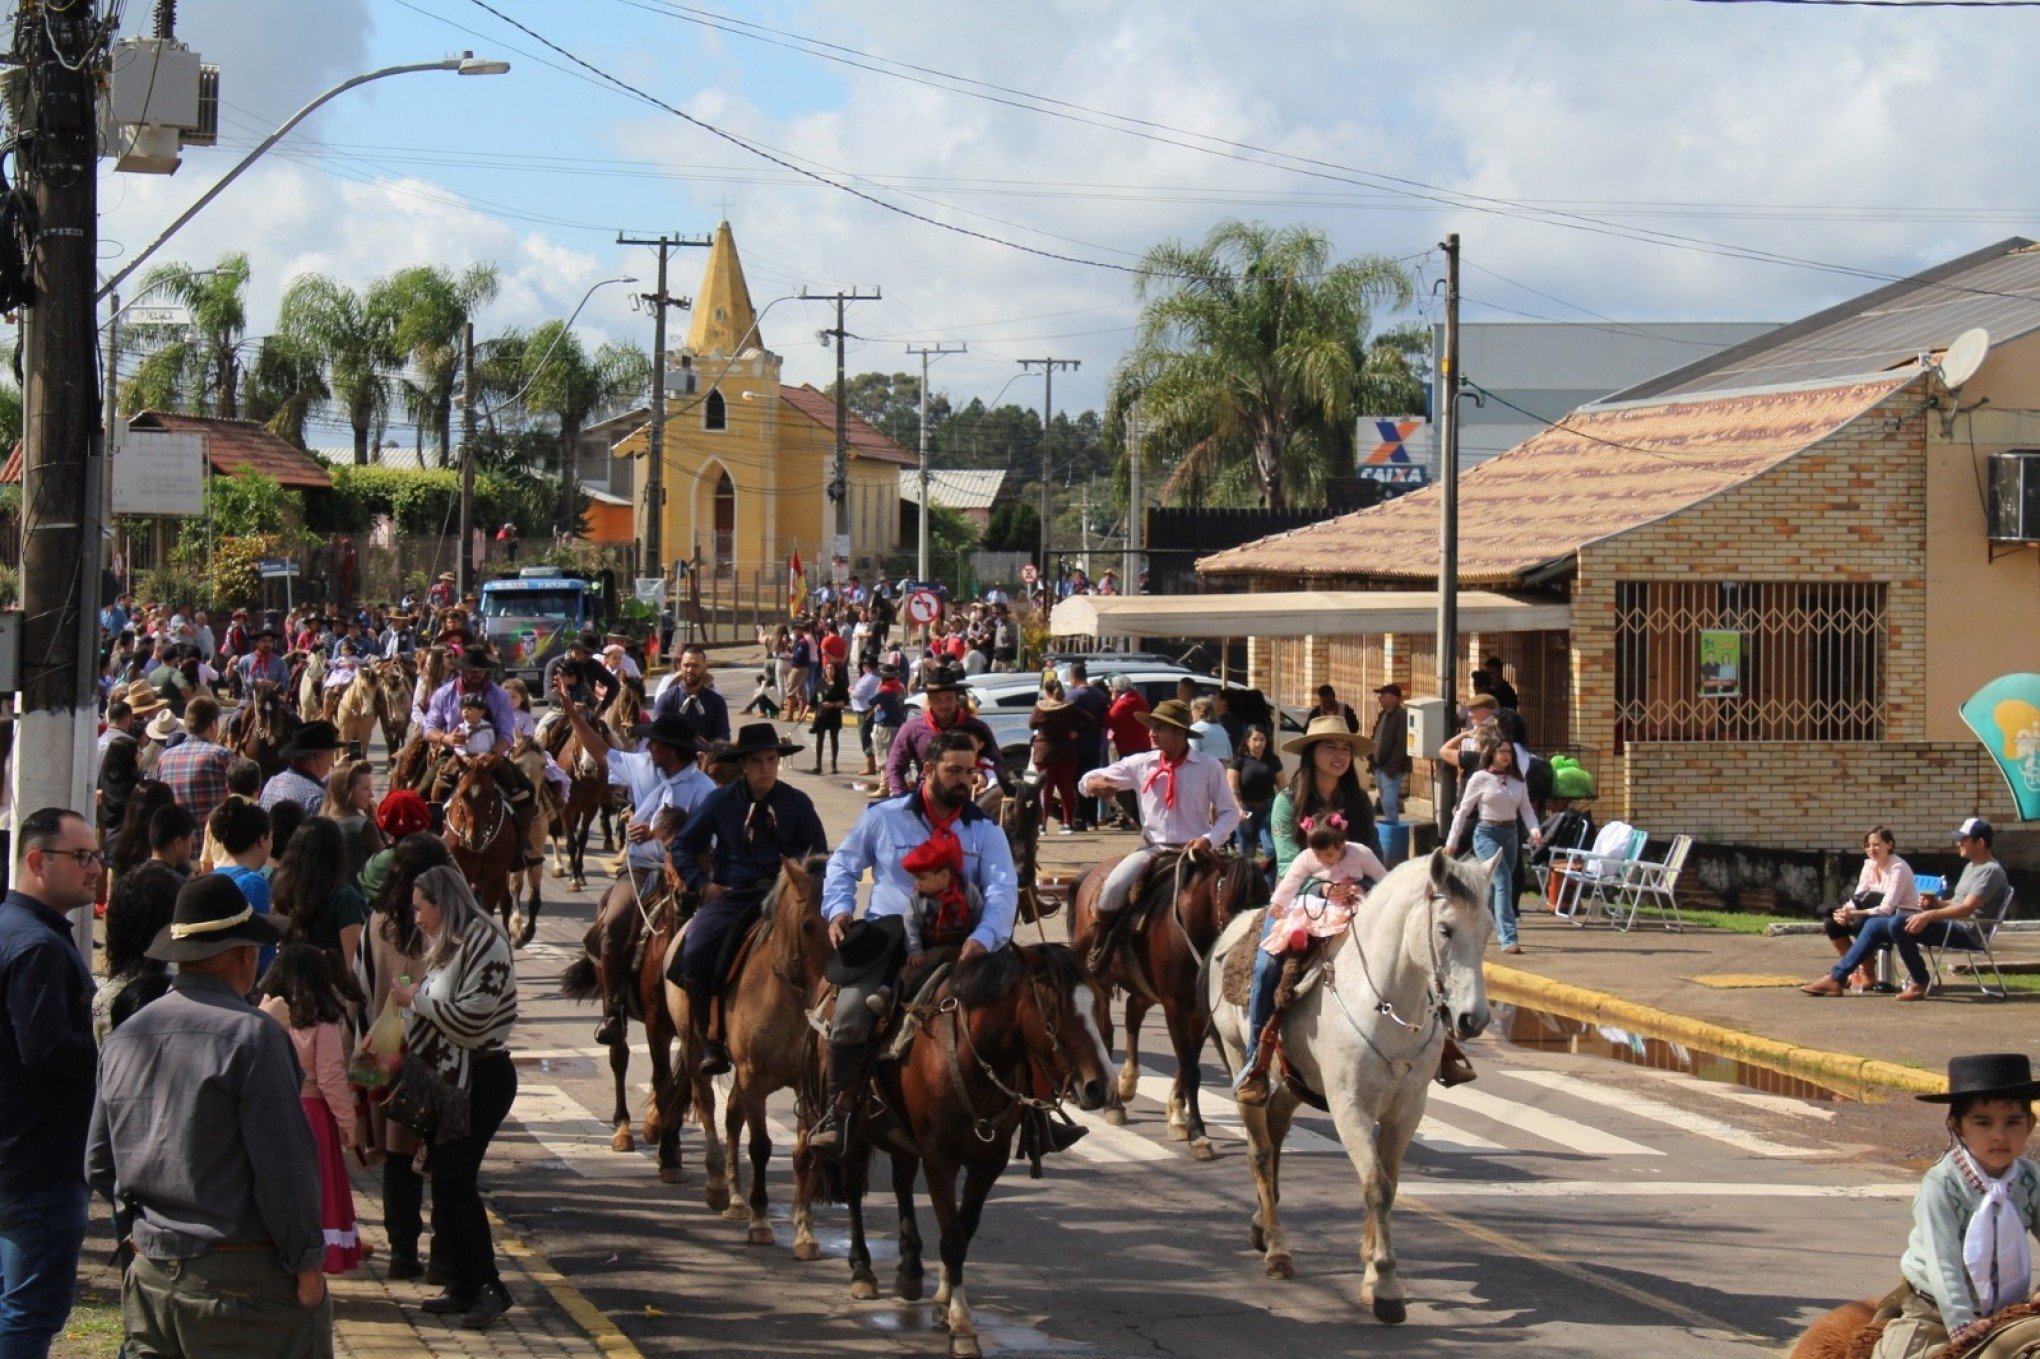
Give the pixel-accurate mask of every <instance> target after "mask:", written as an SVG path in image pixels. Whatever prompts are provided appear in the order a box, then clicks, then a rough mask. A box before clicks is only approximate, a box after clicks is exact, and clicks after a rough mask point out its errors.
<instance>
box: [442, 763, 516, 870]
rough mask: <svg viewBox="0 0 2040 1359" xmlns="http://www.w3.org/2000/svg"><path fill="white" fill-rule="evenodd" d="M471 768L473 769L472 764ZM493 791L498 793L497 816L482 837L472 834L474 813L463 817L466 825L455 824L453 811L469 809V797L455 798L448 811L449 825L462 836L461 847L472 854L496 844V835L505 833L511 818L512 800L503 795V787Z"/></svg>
mask: <svg viewBox="0 0 2040 1359" xmlns="http://www.w3.org/2000/svg"><path fill="white" fill-rule="evenodd" d="M470 769H472V766H470ZM493 791H494V792H495V794H496V815H495V818H494V819H493V820H491V821H490V822H489V829H488V832H487V833H486V834H484V835H482V836H481V837H480V838H475V837H474V836H473V834H472V831H473V829H474V817H473V815H472V814H470V815H467V816H463V817H462V818H461V821H462V822H463V823H465V824H464V825H455V824H454V820H453V813H454V812H455V811H466V810H467V806H468V799H467V798H465V797H457V798H455V799H454V805H453V807H452V808H450V809H449V810H448V811H447V814H446V822H447V824H448V825H449V826H453V831H454V834H455V835H457V836H459V837H460V844H461V848H463V849H465V850H467V852H468V853H470V854H480V853H482V852H483V851H484V850H486V849H488V847H489V846H490V845H493V844H495V843H496V837H497V836H498V835H501V834H502V833H503V823H504V821H506V820H508V819H509V816H510V800H509V799H508V798H506V797H504V796H503V790H502V789H501V788H496V789H494V790H493Z"/></svg>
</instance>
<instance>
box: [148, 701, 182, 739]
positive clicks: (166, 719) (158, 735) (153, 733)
mask: <svg viewBox="0 0 2040 1359" xmlns="http://www.w3.org/2000/svg"><path fill="white" fill-rule="evenodd" d="M183 727H184V723H183V722H182V721H180V720H179V719H178V717H177V714H176V713H173V712H171V711H170V706H169V705H168V704H165V705H164V706H163V711H161V712H159V713H157V714H156V715H155V716H154V717H152V718H150V719H149V725H148V727H147V728H145V729H144V732H143V734H144V735H146V736H147V737H148V738H149V739H150V740H151V741H154V742H156V743H157V744H159V745H160V744H162V743H163V742H165V741H167V740H169V739H170V738H171V737H173V736H175V735H176V734H177V733H178V732H179V731H180V730H182V729H183Z"/></svg>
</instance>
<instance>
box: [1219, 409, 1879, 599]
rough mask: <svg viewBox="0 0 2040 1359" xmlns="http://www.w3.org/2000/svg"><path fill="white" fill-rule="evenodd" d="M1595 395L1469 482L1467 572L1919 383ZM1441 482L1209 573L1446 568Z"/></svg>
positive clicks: (1737, 468)
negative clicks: (1676, 395) (1653, 397)
mask: <svg viewBox="0 0 2040 1359" xmlns="http://www.w3.org/2000/svg"><path fill="white" fill-rule="evenodd" d="M1917 379H1918V374H1917V373H1913V372H1907V373H1903V374H1898V375H1894V376H1892V377H1887V378H1876V379H1871V380H1866V381H1862V382H1853V383H1845V384H1842V385H1839V386H1828V387H1805V388H1797V389H1792V390H1786V391H1771V392H1748V393H1743V394H1740V395H1736V396H1724V397H1714V398H1709V399H1700V400H1679V401H1668V402H1659V403H1656V404H1652V405H1629V406H1619V407H1605V406H1588V407H1585V408H1583V409H1581V410H1578V411H1575V412H1573V413H1572V414H1571V415H1570V416H1568V417H1566V419H1565V420H1564V421H1563V422H1561V423H1559V424H1557V425H1554V426H1552V427H1551V428H1550V429H1547V430H1545V431H1544V432H1543V433H1542V434H1539V435H1537V436H1536V437H1535V438H1532V439H1528V440H1525V441H1524V442H1523V443H1520V444H1518V445H1516V447H1514V448H1512V449H1510V450H1509V451H1508V452H1507V453H1504V454H1502V455H1501V456H1500V457H1498V458H1496V459H1494V460H1493V461H1491V462H1487V463H1483V464H1482V465H1481V466H1479V467H1476V468H1474V469H1472V470H1471V471H1469V472H1466V473H1465V474H1464V475H1462V476H1461V478H1460V481H1459V578H1460V582H1461V584H1463V585H1499V584H1507V583H1511V582H1514V581H1517V580H1519V579H1521V578H1522V577H1523V576H1524V575H1525V573H1527V572H1530V571H1533V570H1535V569H1536V568H1538V567H1540V566H1544V565H1547V564H1549V563H1553V562H1558V561H1562V560H1564V559H1565V558H1567V557H1570V556H1572V555H1573V554H1574V553H1576V552H1578V551H1579V550H1580V548H1581V547H1583V546H1585V545H1586V544H1588V543H1592V542H1597V541H1599V540H1600V539H1603V538H1607V537H1611V536H1613V535H1615V534H1618V533H1622V532H1625V531H1627V530H1629V529H1633V528H1637V527H1640V526H1641V525H1644V524H1648V523H1650V522H1652V521H1653V520H1657V519H1662V518H1664V517H1665V516H1666V515H1668V514H1673V513H1676V512H1677V511H1679V510H1682V509H1685V508H1686V507H1688V506H1690V505H1694V504H1697V503H1698V502H1700V501H1702V500H1706V499H1708V498H1710V497H1712V496H1715V495H1718V494H1720V493H1721V492H1722V491H1725V490H1727V489H1729V488H1730V487H1732V486H1735V485H1738V484H1739V483H1741V482H1744V481H1748V480H1749V479H1750V478H1751V477H1754V476H1757V475H1758V474H1759V473H1762V472H1766V471H1768V470H1770V469H1771V468H1773V467H1776V466H1777V465H1778V464H1779V463H1781V462H1783V461H1785V460H1786V459H1787V458H1789V457H1791V456H1792V455H1793V454H1795V453H1797V452H1799V451H1800V450H1802V449H1805V448H1807V447H1809V446H1811V445H1813V444H1815V443H1818V442H1819V441H1820V440H1822V439H1824V438H1826V437H1827V436H1828V435H1830V434H1833V433H1834V432H1835V431H1836V430H1838V429H1840V428H1842V426H1844V425H1846V424H1848V423H1849V422H1850V421H1852V420H1854V419H1855V418H1856V417H1857V416H1859V415H1861V414H1862V413H1863V412H1864V411H1866V410H1868V409H1870V408H1871V407H1872V406H1874V405H1876V404H1877V403H1878V402H1880V401H1882V400H1884V399H1885V398H1886V397H1888V396H1890V395H1891V394H1892V393H1893V392H1895V391H1897V390H1899V389H1900V388H1902V387H1904V386H1906V385H1908V384H1909V383H1911V382H1914V381H1916V380H1917ZM1439 494H1440V492H1439V489H1438V487H1436V486H1429V487H1426V488H1425V489H1423V490H1421V491H1415V492H1412V493H1411V494H1409V495H1406V496H1402V497H1400V498H1399V499H1396V500H1391V501H1388V502H1387V503H1386V504H1382V505H1376V506H1374V507H1373V508H1371V509H1365V510H1360V511H1358V512H1356V513H1353V514H1347V515H1341V516H1340V517H1339V518H1337V519H1328V520H1326V521H1324V522H1323V523H1319V524H1312V525H1310V526H1309V527H1307V528H1300V529H1292V530H1291V531H1289V532H1288V533H1281V534H1276V535H1275V536H1274V537H1271V538H1263V539H1261V540H1260V541H1258V542H1253V543H1247V544H1245V545H1243V546H1240V547H1236V548H1232V549H1230V550H1228V551H1225V552H1219V553H1215V554H1213V555H1212V556H1209V557H1204V558H1202V559H1200V560H1199V561H1198V563H1197V569H1198V571H1200V572H1202V573H1205V574H1207V575H1273V576H1297V577H1306V578H1308V577H1317V578H1326V577H1335V578H1336V577H1348V578H1351V577H1378V578H1383V579H1395V580H1427V581H1428V580H1435V579H1437V575H1438V497H1439Z"/></svg>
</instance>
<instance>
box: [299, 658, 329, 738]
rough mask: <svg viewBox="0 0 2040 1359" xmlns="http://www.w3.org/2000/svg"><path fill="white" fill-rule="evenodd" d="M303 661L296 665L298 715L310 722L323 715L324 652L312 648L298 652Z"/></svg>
mask: <svg viewBox="0 0 2040 1359" xmlns="http://www.w3.org/2000/svg"><path fill="white" fill-rule="evenodd" d="M300 654H302V655H303V656H304V662H303V664H301V665H300V666H299V667H298V672H297V688H296V690H295V691H294V692H295V694H296V696H297V710H298V716H299V717H301V718H303V719H304V720H305V721H307V722H310V721H312V720H314V719H315V718H319V717H323V716H325V711H326V703H325V684H326V653H325V652H323V651H320V650H318V649H317V648H313V649H312V650H311V651H307V652H303V653H300Z"/></svg>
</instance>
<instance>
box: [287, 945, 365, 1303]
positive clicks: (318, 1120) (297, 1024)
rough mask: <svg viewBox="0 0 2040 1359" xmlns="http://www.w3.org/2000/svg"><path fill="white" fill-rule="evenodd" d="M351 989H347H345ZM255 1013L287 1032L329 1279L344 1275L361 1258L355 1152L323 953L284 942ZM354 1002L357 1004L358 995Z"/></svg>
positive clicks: (337, 998) (339, 1006)
mask: <svg viewBox="0 0 2040 1359" xmlns="http://www.w3.org/2000/svg"><path fill="white" fill-rule="evenodd" d="M349 989H351V986H350V988H349ZM262 992H263V996H264V999H263V1001H262V1012H263V1013H264V1014H266V1015H268V1016H269V1017H270V1018H271V1019H273V1020H275V1021H276V1022H277V1023H279V1024H281V1025H283V1027H284V1028H285V1029H286V1030H288V1031H289V1033H290V1041H291V1046H292V1047H294V1048H296V1049H297V1058H298V1066H299V1067H300V1068H301V1069H302V1070H303V1071H304V1085H303V1086H302V1087H301V1088H300V1089H299V1091H298V1099H299V1102H300V1103H301V1104H303V1105H304V1110H305V1118H306V1120H307V1121H309V1122H310V1123H311V1125H312V1141H313V1142H314V1143H315V1144H316V1145H317V1146H318V1149H319V1221H320V1225H321V1226H322V1227H323V1228H324V1229H325V1232H326V1261H325V1264H324V1266H323V1268H324V1269H325V1271H326V1273H328V1274H345V1273H346V1272H347V1271H348V1270H350V1269H353V1268H354V1267H355V1266H357V1265H359V1264H360V1263H361V1262H362V1261H363V1260H364V1259H366V1258H367V1256H368V1254H369V1251H368V1247H366V1246H365V1245H363V1244H362V1241H361V1238H360V1236H359V1235H358V1234H357V1233H356V1231H355V1228H354V1190H353V1187H352V1186H351V1185H350V1184H349V1183H348V1179H347V1152H348V1151H350V1150H352V1149H353V1147H354V1091H353V1089H352V1087H350V1086H349V1085H348V1083H347V1054H348V1049H349V1046H350V1044H349V1040H348V1036H347V1033H346V1030H345V1027H344V1020H345V1017H346V1014H347V998H346V997H345V996H344V995H343V992H342V986H341V982H340V980H339V974H338V972H337V971H336V970H335V968H334V966H333V960H332V959H331V958H330V957H328V956H327V954H326V952H325V950H323V949H321V948H319V947H318V946H317V945H315V944H288V945H286V946H284V948H283V949H282V950H281V951H279V952H278V953H277V955H276V961H275V962H273V963H271V964H270V965H269V971H268V972H267V973H265V974H264V975H263V978H262ZM353 999H354V1000H355V1001H356V1002H357V1003H359V1001H360V999H361V997H360V994H359V993H358V992H356V993H355V995H354V997H353Z"/></svg>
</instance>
